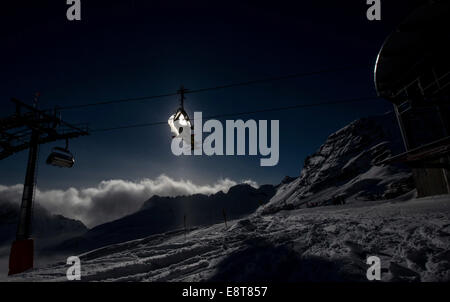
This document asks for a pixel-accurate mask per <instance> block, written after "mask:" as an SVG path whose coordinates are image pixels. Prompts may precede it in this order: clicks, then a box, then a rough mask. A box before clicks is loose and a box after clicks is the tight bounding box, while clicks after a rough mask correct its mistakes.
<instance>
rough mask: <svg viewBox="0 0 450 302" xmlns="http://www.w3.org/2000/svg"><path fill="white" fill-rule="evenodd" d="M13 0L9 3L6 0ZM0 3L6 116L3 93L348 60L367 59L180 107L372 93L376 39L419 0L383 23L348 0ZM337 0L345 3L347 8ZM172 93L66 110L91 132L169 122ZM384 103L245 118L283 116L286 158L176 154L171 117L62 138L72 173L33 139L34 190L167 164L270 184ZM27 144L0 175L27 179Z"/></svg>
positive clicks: (108, 91) (292, 69) (199, 79)
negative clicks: (74, 9)
mask: <svg viewBox="0 0 450 302" xmlns="http://www.w3.org/2000/svg"><path fill="white" fill-rule="evenodd" d="M8 2H12V1H8ZM29 2H30V3H27V1H20V2H19V3H15V4H13V3H8V4H2V10H1V12H0V16H1V21H0V22H1V23H0V25H1V28H0V33H1V41H2V43H1V56H0V66H1V72H0V104H1V107H0V108H1V111H0V117H4V116H7V115H9V114H12V112H13V106H12V105H11V104H9V99H10V98H11V97H17V98H19V99H21V100H23V101H25V102H28V103H31V102H32V99H33V95H34V93H35V92H36V91H39V92H40V93H41V98H40V107H41V108H49V107H53V106H55V105H61V106H65V105H72V104H83V103H90V102H96V101H102V100H109V99H119V98H127V97H139V96H144V95H153V94H163V93H168V92H172V91H175V90H176V89H177V88H178V87H179V86H180V84H184V85H185V87H187V88H192V89H196V88H203V87H210V86H217V85H221V84H228V83H233V82H241V81H247V80H253V79H259V78H266V77H273V76H279V75H285V74H292V73H299V72H308V71H315V70H321V69H327V68H333V67H342V66H348V65H361V66H367V68H366V69H360V70H353V71H348V72H340V73H334V74H326V75H318V76H313V77H309V78H303V79H291V80H286V81H279V82H272V83H265V84H257V85H253V86H246V87H237V88H232V89H226V90H218V91H211V92H204V93H198V94H191V95H188V99H187V101H186V109H187V110H188V111H189V112H193V111H194V110H195V111H202V112H203V114H204V115H215V114H220V113H222V112H224V113H228V112H239V111H247V110H257V109H263V108H270V107H276V106H289V105H294V104H302V103H311V102H315V101H318V102H319V101H327V100H337V99H345V98H353V97H364V96H373V95H375V94H376V92H375V90H374V85H373V74H372V72H373V65H374V63H375V59H376V55H377V52H378V50H379V49H380V47H381V45H382V43H383V41H384V39H385V38H386V37H387V35H388V34H389V33H390V32H391V31H392V30H393V28H394V26H395V25H397V24H398V23H399V22H400V21H401V20H402V19H403V18H404V17H405V15H407V14H408V13H409V12H410V11H411V8H412V7H414V5H413V4H412V2H414V1H395V4H394V3H392V2H393V1H389V2H391V3H387V2H388V1H382V21H373V22H369V21H368V20H367V19H366V10H367V8H368V6H367V5H366V4H365V2H366V1H365V0H354V1H328V2H329V3H327V2H325V1H315V2H314V1H292V2H294V3H295V4H292V3H290V2H286V3H283V2H279V1H276V2H275V1H274V2H272V3H271V4H266V3H264V2H263V1H144V0H142V1H138V0H135V1H125V0H122V1H91V0H90V1H86V0H84V1H83V0H82V1H81V3H82V21H80V22H77V21H74V22H69V21H67V19H66V9H67V5H66V4H65V0H60V1H39V2H38V1H29ZM344 2H345V4H344ZM177 106H178V100H177V98H176V97H169V98H163V99H157V100H151V101H147V102H136V103H127V104H117V105H110V106H98V107H91V108H85V109H77V110H70V111H64V112H63V113H62V117H63V118H64V119H66V120H67V121H69V122H73V123H78V122H88V123H89V124H90V127H91V128H103V127H111V126H120V125H127V124H135V123H147V122H155V121H165V120H167V118H168V117H169V115H170V114H172V113H173V111H174V110H175V109H176V108H177ZM390 109H391V105H390V104H389V103H388V102H386V101H383V100H381V101H372V102H362V103H352V104H348V105H339V106H327V107H315V108H308V109H302V110H291V111H282V112H271V113H265V114H256V115H253V116H244V117H240V118H243V119H244V120H246V119H249V118H253V119H257V120H260V119H268V120H272V119H278V120H280V161H279V164H278V165H277V166H275V167H260V166H259V158H260V156H243V157H237V156H214V157H208V156H201V157H186V156H184V157H179V158H178V157H175V156H174V155H172V153H171V151H170V133H169V128H168V127H167V126H155V127H148V128H137V129H132V130H119V131H114V132H105V133H93V134H92V135H91V136H89V137H82V138H78V139H75V140H72V141H71V142H70V148H71V150H72V151H73V153H74V154H75V156H76V165H75V167H74V168H73V169H70V170H69V169H58V168H55V167H50V166H46V165H45V164H44V162H45V157H46V156H47V155H48V153H49V151H50V148H51V147H53V146H56V145H63V142H61V143H60V144H58V143H52V144H48V145H45V146H42V147H41V151H40V160H39V163H40V166H39V178H38V186H39V187H41V188H46V189H51V188H68V187H70V186H75V187H80V186H83V187H84V186H93V185H96V184H97V183H98V182H99V181H101V180H105V179H111V178H120V179H128V180H137V179H140V178H153V177H155V176H158V175H160V174H163V173H164V174H166V175H168V176H171V177H173V178H177V179H178V178H185V179H190V180H192V181H194V182H197V183H212V182H213V181H215V180H216V179H218V178H222V177H228V178H231V179H235V180H241V179H253V180H256V181H257V182H258V183H274V184H277V183H279V181H280V180H281V179H282V177H284V176H285V175H291V176H296V175H298V174H299V173H300V170H301V167H302V164H303V160H304V158H305V157H306V156H307V155H308V154H311V153H313V152H314V151H315V150H316V149H317V148H318V147H319V146H320V145H321V144H322V143H323V142H324V140H325V139H326V138H327V136H328V135H329V134H330V133H332V132H334V131H336V130H337V129H339V128H340V127H342V126H345V125H346V124H348V123H349V122H351V121H352V120H354V119H357V118H359V117H363V116H368V115H373V114H380V113H384V112H386V111H388V110H390ZM26 157H27V152H22V153H19V154H16V155H13V156H11V157H9V158H7V159H5V160H2V161H1V162H0V184H4V185H10V184H16V183H22V182H23V179H24V174H25V168H26Z"/></svg>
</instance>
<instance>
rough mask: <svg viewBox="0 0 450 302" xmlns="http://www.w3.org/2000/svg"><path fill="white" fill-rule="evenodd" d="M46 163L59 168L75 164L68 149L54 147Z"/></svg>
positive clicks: (70, 166)
mask: <svg viewBox="0 0 450 302" xmlns="http://www.w3.org/2000/svg"><path fill="white" fill-rule="evenodd" d="M46 163H47V164H48V165H52V166H56V167H61V168H72V167H73V165H74V164H75V159H74V157H73V155H72V153H70V152H69V150H67V149H64V148H59V147H55V148H53V149H52V153H50V155H49V156H48V158H47V161H46Z"/></svg>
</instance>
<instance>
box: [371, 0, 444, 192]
mask: <svg viewBox="0 0 450 302" xmlns="http://www.w3.org/2000/svg"><path fill="white" fill-rule="evenodd" d="M449 28H450V3H448V2H446V1H434V2H432V3H430V4H426V5H424V6H422V7H420V8H418V9H417V10H416V11H414V12H413V13H412V14H411V15H409V16H408V17H407V18H406V20H404V22H402V23H401V24H400V25H399V26H398V27H397V28H396V30H395V31H394V32H393V33H392V34H391V35H390V36H389V37H388V38H387V40H386V41H385V42H384V44H383V46H382V48H381V50H380V52H379V54H378V58H377V62H376V66H375V86H376V90H377V93H378V95H379V96H381V97H384V98H386V99H387V100H389V101H390V102H391V103H392V104H393V106H394V111H395V114H396V116H397V121H398V124H399V128H400V131H401V134H402V138H403V142H404V146H405V151H406V152H404V153H402V154H399V155H397V156H394V157H392V158H390V159H387V160H385V161H384V162H385V163H387V162H390V163H394V162H397V163H400V162H402V163H406V164H408V165H409V166H410V167H411V168H412V171H413V175H414V180H415V183H416V188H417V193H418V196H419V197H421V196H430V195H438V194H448V193H450V100H449V95H450V93H449V92H450V56H449V54H450V35H449V31H448V29H449Z"/></svg>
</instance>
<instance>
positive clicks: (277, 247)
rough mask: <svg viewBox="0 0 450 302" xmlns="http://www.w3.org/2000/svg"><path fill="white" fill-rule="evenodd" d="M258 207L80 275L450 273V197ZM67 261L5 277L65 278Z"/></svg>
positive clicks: (122, 249) (90, 256) (115, 253)
mask: <svg viewBox="0 0 450 302" xmlns="http://www.w3.org/2000/svg"><path fill="white" fill-rule="evenodd" d="M408 198H409V196H402V197H401V198H397V199H395V200H391V201H377V202H372V203H359V204H356V203H355V204H350V205H344V206H329V207H318V208H309V209H298V210H291V211H281V212H278V213H275V214H271V215H261V214H254V215H251V216H249V217H248V218H245V219H242V220H235V221H232V222H230V224H229V228H228V229H226V228H225V226H224V225H223V224H216V225H213V226H209V227H202V228H197V229H193V230H191V231H190V232H189V233H188V234H187V236H186V238H185V237H184V232H183V231H182V230H178V231H172V232H169V233H165V234H158V235H153V236H150V237H146V238H142V239H138V240H133V241H129V242H125V243H120V244H114V245H110V246H107V247H103V248H100V249H97V250H94V251H91V252H88V253H85V254H82V255H80V258H81V271H82V279H81V280H82V281H94V280H95V281H259V280H260V281H365V280H367V279H366V270H367V268H368V267H369V266H368V265H367V264H366V259H367V257H368V256H371V255H374V256H378V257H380V259H381V266H382V274H381V278H382V280H383V281H419V280H420V281H450V252H449V251H450V199H449V196H448V195H446V196H440V197H429V198H422V199H413V200H408V201H404V200H405V199H408ZM67 268H68V266H67V265H65V259H61V262H60V263H57V264H55V265H50V266H48V267H45V268H41V269H35V270H34V271H31V272H28V273H25V274H22V275H17V276H14V277H9V278H7V277H4V278H3V279H2V281H64V280H66V270H67Z"/></svg>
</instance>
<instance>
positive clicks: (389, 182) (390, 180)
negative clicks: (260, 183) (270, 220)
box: [261, 113, 414, 214]
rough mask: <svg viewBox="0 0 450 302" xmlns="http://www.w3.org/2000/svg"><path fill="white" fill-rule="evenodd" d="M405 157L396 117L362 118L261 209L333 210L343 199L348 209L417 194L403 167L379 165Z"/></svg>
mask: <svg viewBox="0 0 450 302" xmlns="http://www.w3.org/2000/svg"><path fill="white" fill-rule="evenodd" d="M401 151H402V141H401V136H400V131H399V129H398V126H397V122H396V120H395V116H394V114H393V113H387V114H384V115H382V116H374V117H369V118H363V119H359V120H356V121H354V122H352V123H351V124H349V125H347V126H346V127H344V128H342V129H340V130H339V131H337V132H335V133H333V134H331V135H330V136H329V137H328V139H327V140H326V142H325V143H324V144H323V145H322V146H321V147H320V148H319V150H317V152H316V153H314V154H312V155H310V156H308V157H307V158H306V159H305V162H304V166H303V169H302V171H301V174H300V176H299V177H298V178H297V179H295V180H293V181H290V182H288V183H286V184H281V186H280V187H279V188H278V191H277V194H276V195H275V196H274V197H273V198H272V199H271V201H270V203H269V204H268V205H266V206H265V207H264V209H261V211H263V213H266V214H267V213H274V212H277V211H279V210H281V209H294V208H299V207H307V206H312V205H315V206H316V205H329V204H332V203H333V198H334V197H336V196H342V197H343V198H344V199H345V200H346V202H347V203H349V202H350V203H351V202H354V201H358V200H379V199H389V198H393V197H396V196H399V195H402V194H404V193H406V192H409V191H411V190H413V189H414V183H413V179H412V174H411V171H410V170H409V169H408V168H407V167H404V166H400V165H376V164H377V163H378V162H379V161H381V160H383V159H386V158H387V157H389V156H390V155H392V154H397V153H400V152H401Z"/></svg>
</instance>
